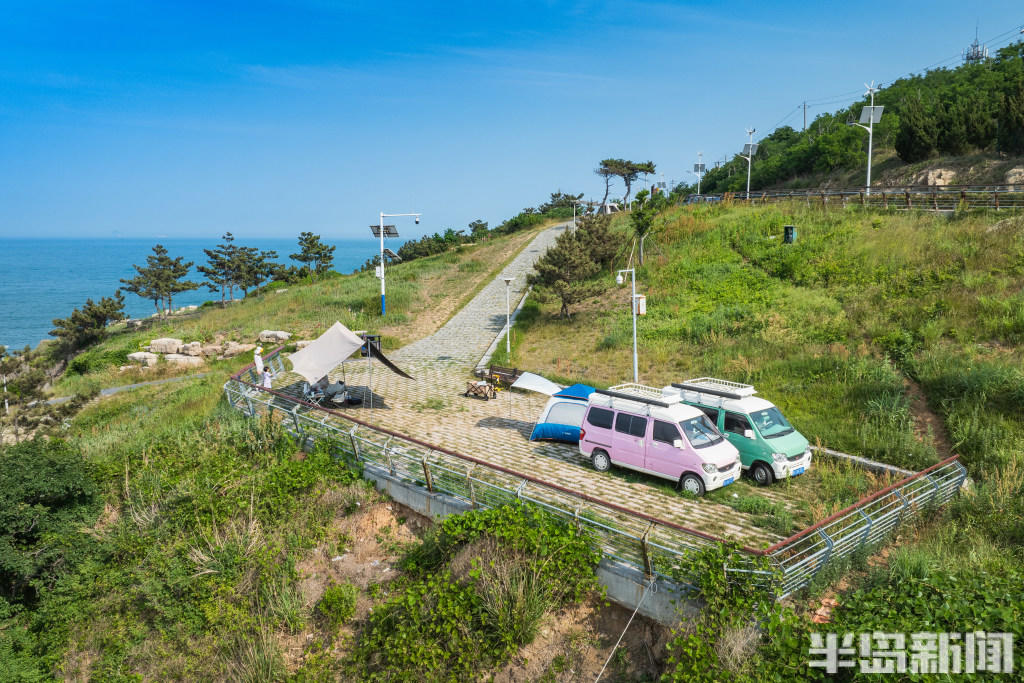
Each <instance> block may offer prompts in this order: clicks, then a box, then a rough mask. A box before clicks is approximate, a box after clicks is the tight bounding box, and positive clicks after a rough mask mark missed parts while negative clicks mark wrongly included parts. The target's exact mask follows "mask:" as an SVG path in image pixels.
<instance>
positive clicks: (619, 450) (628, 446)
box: [580, 384, 740, 496]
mask: <svg viewBox="0 0 1024 683" xmlns="http://www.w3.org/2000/svg"><path fill="white" fill-rule="evenodd" d="M580 453H582V454H583V455H585V456H587V457H589V458H590V462H591V463H593V465H594V469H596V470H598V471H600V472H604V471H606V470H607V469H608V468H609V467H611V466H612V465H617V466H619V467H625V468H627V469H631V470H636V471H637V472H644V473H646V474H653V475H654V476H656V477H662V478H665V479H670V480H672V481H674V482H677V483H678V485H679V488H681V489H682V490H683V491H688V492H690V493H692V494H694V495H696V496H700V495H703V494H704V492H705V491H709V490H712V489H717V488H720V487H722V486H728V485H729V484H731V483H733V482H734V481H736V479H738V478H739V476H740V456H739V451H737V450H736V447H735V446H733V445H732V444H731V443H729V442H728V441H727V440H726V439H725V438H724V437H723V436H722V435H721V433H719V431H718V429H717V428H715V426H714V425H713V424H711V421H710V420H708V418H707V416H706V415H705V414H704V413H703V412H701V411H700V410H699V409H698V408H694V407H693V406H689V405H686V404H685V403H682V402H680V400H679V398H678V396H677V397H674V398H673V397H671V396H669V397H666V396H662V393H661V390H660V389H654V388H653V387H645V386H643V385H641V384H623V385H620V386H617V387H613V388H612V389H609V390H606V389H598V390H596V391H595V392H594V393H593V394H591V395H590V398H589V399H588V402H587V413H586V416H585V417H584V419H583V426H582V428H581V429H580Z"/></svg>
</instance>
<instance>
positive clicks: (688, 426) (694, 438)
mask: <svg viewBox="0 0 1024 683" xmlns="http://www.w3.org/2000/svg"><path fill="white" fill-rule="evenodd" d="M679 426H680V427H682V428H683V434H686V438H687V440H689V442H690V445H691V446H693V447H694V448H707V447H708V446H714V445H715V444H716V443H718V442H719V441H721V440H722V435H721V434H719V433H718V430H717V429H715V426H714V425H713V424H711V420H709V419H708V418H707V416H706V415H700V416H698V417H694V418H691V419H689V420H683V421H682V422H680V423H679Z"/></svg>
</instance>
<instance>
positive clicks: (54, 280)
mask: <svg viewBox="0 0 1024 683" xmlns="http://www.w3.org/2000/svg"><path fill="white" fill-rule="evenodd" d="M220 241H221V240H218V239H213V240H199V239H160V240H157V239H0V345H2V346H7V347H8V348H12V349H20V348H23V347H24V346H25V345H26V344H27V345H30V346H35V345H36V344H38V343H39V341H40V340H41V339H47V338H49V337H48V333H49V332H50V330H52V329H53V324H52V321H53V319H54V318H66V317H67V316H68V315H70V314H71V311H72V310H73V309H75V308H78V307H80V306H81V305H82V304H84V303H85V300H86V299H89V298H91V299H93V300H94V301H98V300H99V299H100V298H102V297H104V296H112V295H113V294H114V290H116V289H117V288H118V287H119V286H120V284H121V282H120V280H121V278H130V277H133V276H134V275H135V274H136V273H135V269H134V268H132V264H136V263H137V264H139V265H145V263H146V256H148V255H150V254H152V253H153V251H152V249H153V245H154V244H157V243H158V242H159V243H160V244H163V245H164V246H165V247H166V248H167V251H168V252H169V253H170V256H171V257H176V256H183V257H185V260H186V261H194V262H195V263H196V265H204V264H205V263H206V254H204V253H203V249H212V248H214V247H216V246H217V244H218V243H220ZM324 242H326V243H328V244H333V245H334V246H335V247H336V249H335V250H334V269H335V270H337V271H339V272H342V273H350V272H352V271H354V270H356V269H358V268H359V267H360V266H362V265H363V263H365V262H366V260H367V259H369V258H372V257H373V255H374V254H375V253H377V251H378V249H379V246H378V245H379V243H378V242H375V241H374V240H373V239H370V238H369V236H367V239H364V240H340V241H338V240H334V241H332V240H327V239H324ZM235 244H237V245H241V246H252V247H257V248H259V249H263V250H274V251H276V252H277V255H278V258H277V261H278V262H279V263H290V264H292V265H298V264H296V263H295V262H294V261H291V260H290V259H289V258H288V255H289V254H294V253H296V252H298V251H299V248H298V240H297V237H293V238H290V239H248V240H247V239H242V238H237V239H236V240H235ZM389 246H390V248H392V249H397V248H398V245H397V244H390V245H389ZM189 279H190V280H194V281H196V282H200V281H202V280H203V279H204V278H203V277H202V276H201V275H200V274H199V273H197V272H195V269H194V268H193V271H192V273H190V275H189ZM207 300H220V295H219V294H213V293H211V292H210V291H209V290H208V289H206V288H205V287H203V288H201V289H197V290H194V291H191V292H183V293H181V294H179V295H177V296H175V297H174V307H175V308H179V307H181V306H187V305H191V304H201V303H203V302H204V301H207ZM125 312H126V313H127V314H128V315H129V316H132V317H147V316H149V315H150V314H151V313H153V312H154V308H153V302H151V301H149V300H144V299H140V298H139V297H137V296H135V295H134V294H125Z"/></svg>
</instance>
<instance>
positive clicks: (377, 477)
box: [363, 465, 700, 627]
mask: <svg viewBox="0 0 1024 683" xmlns="http://www.w3.org/2000/svg"><path fill="white" fill-rule="evenodd" d="M363 477H364V478H365V479H368V480H369V481H371V482H373V485H374V486H376V487H377V489H378V490H379V491H382V492H384V493H386V494H388V496H390V497H391V499H392V500H394V501H395V502H396V503H398V504H399V505H404V506H405V507H407V508H409V509H410V510H413V511H415V512H418V513H419V514H421V515H424V516H426V517H430V518H431V519H435V520H436V519H442V518H444V517H447V516H448V515H457V514H460V513H463V512H467V511H468V510H472V509H473V505H472V504H471V503H468V502H466V501H464V500H459V499H458V498H453V497H451V496H447V495H444V494H442V493H431V492H430V491H428V490H427V489H425V488H423V487H422V486H416V485H414V484H409V483H406V482H403V481H400V480H398V479H396V478H395V477H392V476H391V474H390V473H388V471H387V470H385V469H381V468H380V467H375V466H373V465H366V466H365V467H364V468H363ZM596 573H597V580H598V582H599V583H600V584H601V585H602V586H604V587H605V588H606V589H607V593H606V594H607V597H608V599H609V600H611V601H612V602H614V603H616V604H617V605H621V606H622V607H624V608H626V609H628V610H630V611H632V610H634V609H636V608H637V605H638V604H639V605H640V609H639V610H637V612H638V613H639V614H642V615H643V616H645V617H647V618H649V619H653V620H654V621H657V622H659V623H661V624H664V625H665V626H670V627H671V626H674V625H675V624H676V623H678V621H679V619H680V616H685V617H692V616H694V615H696V614H697V612H698V611H699V609H700V608H699V605H698V603H697V602H695V601H694V599H693V598H692V597H689V596H688V595H687V590H686V589H685V588H684V587H683V586H680V585H678V584H675V583H673V582H671V581H668V580H665V579H658V580H657V581H656V582H655V584H654V586H653V587H652V589H651V590H649V591H648V592H647V596H646V597H644V591H645V590H647V588H648V585H649V584H650V579H647V578H646V577H644V574H643V572H641V571H640V570H638V569H636V568H635V567H631V566H629V565H625V564H622V563H619V562H614V561H612V560H609V559H607V558H605V559H602V560H601V562H600V563H599V564H598V566H597V572H596ZM641 601H642V602H641Z"/></svg>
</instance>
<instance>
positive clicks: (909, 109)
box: [895, 93, 936, 164]
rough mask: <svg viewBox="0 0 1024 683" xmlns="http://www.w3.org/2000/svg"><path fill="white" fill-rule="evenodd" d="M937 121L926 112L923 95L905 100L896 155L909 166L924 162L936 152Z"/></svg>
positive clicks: (916, 95) (897, 135)
mask: <svg viewBox="0 0 1024 683" xmlns="http://www.w3.org/2000/svg"><path fill="white" fill-rule="evenodd" d="M935 128H936V122H935V119H934V118H933V117H932V116H931V115H930V113H929V112H928V111H927V110H926V108H925V104H924V101H923V100H922V98H921V93H915V94H914V95H913V96H911V97H907V98H906V99H904V100H903V110H902V112H901V114H900V130H899V133H897V134H896V140H895V147H896V154H898V155H899V157H900V159H902V160H903V161H905V162H907V163H908V164H910V163H914V162H915V161H924V160H925V159H927V158H928V157H929V156H931V154H932V152H934V151H935Z"/></svg>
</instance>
